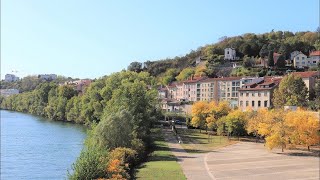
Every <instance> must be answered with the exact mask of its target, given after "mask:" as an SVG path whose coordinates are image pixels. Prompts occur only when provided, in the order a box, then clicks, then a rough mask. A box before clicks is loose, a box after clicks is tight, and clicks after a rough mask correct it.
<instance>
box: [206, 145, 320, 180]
mask: <svg viewBox="0 0 320 180" xmlns="http://www.w3.org/2000/svg"><path fill="white" fill-rule="evenodd" d="M205 162H206V164H207V167H208V169H209V171H210V173H211V174H212V175H213V176H214V178H215V179H217V180H227V179H228V180H229V179H246V180H247V179H255V180H258V179H266V180H269V179H272V180H274V179H275V180H276V179H281V180H285V179H315V180H318V179H319V173H320V171H319V165H320V161H319V157H312V156H292V155H288V154H282V153H281V152H280V150H275V151H272V152H269V151H267V150H266V148H265V147H264V146H263V144H257V143H251V142H240V143H237V144H234V145H231V146H228V147H225V148H222V149H219V150H217V151H215V152H210V153H208V154H206V155H205Z"/></svg>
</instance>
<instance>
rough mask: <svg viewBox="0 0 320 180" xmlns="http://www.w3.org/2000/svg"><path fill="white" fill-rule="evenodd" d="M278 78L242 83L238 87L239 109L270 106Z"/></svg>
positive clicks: (256, 108) (255, 108)
mask: <svg viewBox="0 0 320 180" xmlns="http://www.w3.org/2000/svg"><path fill="white" fill-rule="evenodd" d="M280 80H281V79H280V78H279V79H271V80H270V81H269V80H263V81H261V82H258V83H249V84H245V85H243V86H242V87H241V88H240V89H239V101H238V102H239V104H238V107H239V108H240V109H241V110H243V111H244V110H246V109H247V108H252V109H253V110H258V109H259V108H269V107H272V98H273V91H274V89H275V88H276V87H277V86H278V84H279V82H280Z"/></svg>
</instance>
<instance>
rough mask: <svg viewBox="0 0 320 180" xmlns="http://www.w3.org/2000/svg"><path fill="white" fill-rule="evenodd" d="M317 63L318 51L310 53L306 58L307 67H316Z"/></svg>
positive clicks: (319, 57)
mask: <svg viewBox="0 0 320 180" xmlns="http://www.w3.org/2000/svg"><path fill="white" fill-rule="evenodd" d="M319 62H320V51H313V52H311V53H310V55H309V58H308V64H309V67H311V66H318V63H319Z"/></svg>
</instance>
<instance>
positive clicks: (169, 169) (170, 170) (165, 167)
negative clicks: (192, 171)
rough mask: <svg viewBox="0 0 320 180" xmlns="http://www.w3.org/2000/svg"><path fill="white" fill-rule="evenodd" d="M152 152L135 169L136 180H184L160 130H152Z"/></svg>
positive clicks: (179, 167)
mask: <svg viewBox="0 0 320 180" xmlns="http://www.w3.org/2000/svg"><path fill="white" fill-rule="evenodd" d="M152 134H153V139H154V145H155V146H154V151H153V152H152V153H151V155H150V157H149V158H148V162H146V163H144V164H142V165H141V167H139V168H138V169H137V173H136V178H137V179H160V180H161V179H163V180H171V179H172V180H175V179H177V180H178V179H179V180H180V179H186V178H185V176H184V174H183V171H182V169H181V166H180V165H179V163H178V162H177V158H176V157H175V156H174V155H173V154H172V153H171V151H170V148H169V147H168V145H167V143H166V142H165V140H164V138H163V136H162V135H161V130H160V129H153V132H152Z"/></svg>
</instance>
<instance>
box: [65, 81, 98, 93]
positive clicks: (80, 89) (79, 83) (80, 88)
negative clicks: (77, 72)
mask: <svg viewBox="0 0 320 180" xmlns="http://www.w3.org/2000/svg"><path fill="white" fill-rule="evenodd" d="M91 82H92V81H91V80H90V79H80V80H76V81H69V82H65V85H71V86H73V87H74V89H75V90H76V91H78V92H83V91H84V89H85V87H88V86H89V85H90V84H91Z"/></svg>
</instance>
